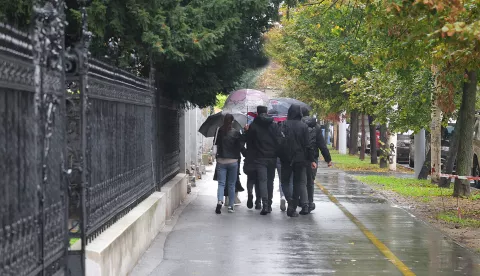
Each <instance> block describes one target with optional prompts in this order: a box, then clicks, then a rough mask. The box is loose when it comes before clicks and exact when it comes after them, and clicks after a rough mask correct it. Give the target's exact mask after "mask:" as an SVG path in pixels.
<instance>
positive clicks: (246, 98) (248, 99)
mask: <svg viewBox="0 0 480 276" xmlns="http://www.w3.org/2000/svg"><path fill="white" fill-rule="evenodd" d="M259 105H264V106H267V107H269V108H270V107H271V106H270V103H269V98H268V96H267V94H265V93H263V92H261V91H258V90H253V89H241V90H237V91H234V92H232V93H231V94H230V96H228V98H227V100H226V101H225V105H224V106H223V112H224V113H225V112H230V113H242V114H247V113H248V112H256V111H257V106H259Z"/></svg>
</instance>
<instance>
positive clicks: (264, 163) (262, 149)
mask: <svg viewBox="0 0 480 276" xmlns="http://www.w3.org/2000/svg"><path fill="white" fill-rule="evenodd" d="M267 111H268V108H267V107H266V106H258V107H257V114H258V115H257V117H256V118H255V119H254V120H253V123H252V124H251V125H250V126H249V127H248V131H247V134H246V135H247V150H248V151H249V154H248V155H249V158H252V160H253V163H254V164H253V165H254V170H255V172H256V184H258V185H259V188H260V194H261V196H262V211H261V212H260V214H261V215H266V214H268V213H271V212H272V200H273V181H274V179H275V165H276V157H277V132H278V129H277V125H276V124H275V123H274V122H273V118H272V117H270V116H268V115H267ZM252 200H253V196H251V195H249V197H248V202H247V206H251V205H252V203H251V201H252Z"/></svg>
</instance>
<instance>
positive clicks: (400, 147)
mask: <svg viewBox="0 0 480 276" xmlns="http://www.w3.org/2000/svg"><path fill="white" fill-rule="evenodd" d="M409 157H410V135H407V134H397V162H398V163H408V161H409Z"/></svg>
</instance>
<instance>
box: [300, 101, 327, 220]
mask: <svg viewBox="0 0 480 276" xmlns="http://www.w3.org/2000/svg"><path fill="white" fill-rule="evenodd" d="M309 113H310V112H309V111H308V109H306V108H304V107H302V114H303V116H304V117H303V118H302V121H303V122H304V123H305V124H307V126H308V132H309V138H310V145H311V147H312V148H313V158H314V159H315V163H317V165H318V157H319V156H320V154H319V153H318V150H320V152H321V153H322V156H323V159H325V162H327V164H328V166H329V167H331V166H332V157H331V156H330V151H329V150H328V148H327V144H326V143H325V139H324V138H323V134H322V129H321V128H320V126H319V125H318V124H317V119H315V118H313V117H311V116H309V115H310V114H309ZM316 175H317V168H315V169H310V168H308V167H307V194H308V212H309V213H310V212H311V211H313V210H315V203H314V202H313V192H314V190H315V183H314V182H315V176H316Z"/></svg>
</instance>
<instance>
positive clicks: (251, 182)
mask: <svg viewBox="0 0 480 276" xmlns="http://www.w3.org/2000/svg"><path fill="white" fill-rule="evenodd" d="M243 173H245V174H246V175H247V193H248V194H249V195H253V189H254V188H255V203H260V202H261V200H262V196H261V194H260V185H259V184H258V177H257V170H256V168H255V164H253V163H246V162H245V164H244V165H243Z"/></svg>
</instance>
